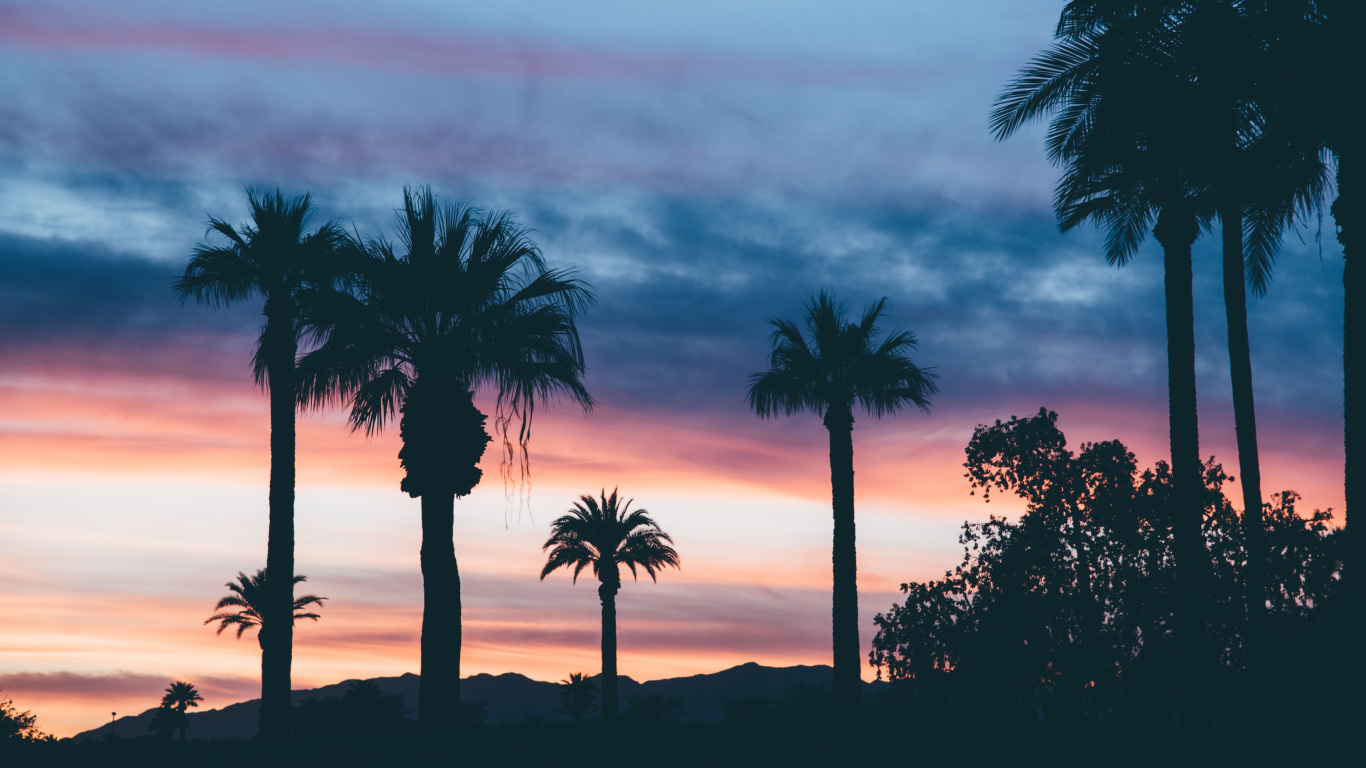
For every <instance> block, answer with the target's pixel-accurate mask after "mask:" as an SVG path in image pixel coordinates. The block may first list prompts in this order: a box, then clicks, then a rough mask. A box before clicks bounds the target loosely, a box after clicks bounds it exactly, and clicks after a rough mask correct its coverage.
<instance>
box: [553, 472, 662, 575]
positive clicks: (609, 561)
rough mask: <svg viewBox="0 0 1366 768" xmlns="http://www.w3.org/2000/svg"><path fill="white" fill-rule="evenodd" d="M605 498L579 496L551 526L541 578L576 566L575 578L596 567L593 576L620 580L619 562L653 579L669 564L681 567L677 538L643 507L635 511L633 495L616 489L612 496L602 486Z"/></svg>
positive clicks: (633, 571) (634, 571)
mask: <svg viewBox="0 0 1366 768" xmlns="http://www.w3.org/2000/svg"><path fill="white" fill-rule="evenodd" d="M601 495H602V500H601V503H599V500H598V499H595V498H593V497H592V496H580V497H579V500H578V501H576V502H574V506H573V508H572V509H570V510H569V514H567V515H562V516H560V517H558V518H556V519H555V521H554V522H552V523H551V524H550V531H551V533H550V538H549V539H548V540H546V543H545V544H544V545H543V546H542V547H541V548H542V549H543V550H550V555H549V557H547V558H546V563H545V567H544V568H542V569H541V579H543V580H544V579H545V577H546V576H549V575H550V574H551V573H553V572H554V571H555V570H556V569H558V568H565V569H566V570H568V569H569V568H571V567H572V568H573V569H574V578H573V580H574V581H575V582H578V579H579V573H580V572H581V571H583V569H584V568H587V567H590V566H591V567H592V569H593V575H594V576H597V577H598V579H599V580H600V581H602V583H604V584H620V583H621V574H620V572H619V570H618V566H622V565H624V566H626V567H627V568H630V569H631V575H632V576H638V574H637V572H636V568H641V569H643V570H644V571H645V572H646V573H647V574H649V576H650V578H651V579H652V580H655V581H658V578H657V574H658V572H659V571H660V570H661V569H663V568H664V567H665V566H670V565H671V566H673V567H675V568H677V567H679V566H678V552H677V551H675V550H674V548H673V547H672V546H670V544H672V543H673V539H672V538H670V537H669V534H667V533H665V532H664V530H663V529H661V528H660V527H659V523H656V522H655V521H654V519H653V518H651V517H650V513H649V511H647V510H644V509H637V510H635V511H634V512H632V511H631V503H632V502H633V501H635V500H634V499H624V500H623V499H621V498H619V497H618V496H617V489H616V488H613V489H612V495H611V496H610V497H609V496H608V495H607V489H606V488H604V489H602V494H601Z"/></svg>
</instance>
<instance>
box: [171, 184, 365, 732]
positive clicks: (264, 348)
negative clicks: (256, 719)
mask: <svg viewBox="0 0 1366 768" xmlns="http://www.w3.org/2000/svg"><path fill="white" fill-rule="evenodd" d="M247 201H248V203H249V204H250V206H251V216H252V223H251V224H244V225H242V226H241V227H240V228H239V229H233V227H232V226H231V225H230V224H228V223H227V222H225V221H223V220H221V219H216V218H212V217H210V218H209V230H208V231H209V233H212V234H216V235H218V236H219V238H221V239H222V240H223V243H221V244H217V245H208V244H202V243H201V244H200V245H198V246H196V247H195V250H194V254H193V255H192V256H191V257H190V263H189V264H188V265H186V267H185V273H184V274H183V275H181V277H180V278H179V279H178V280H176V282H175V284H174V285H173V290H174V291H175V293H176V295H177V296H178V297H179V298H180V300H181V302H182V303H183V302H184V301H186V300H188V299H189V298H190V297H193V298H194V299H195V300H196V301H198V302H199V303H201V304H211V305H214V306H219V305H222V306H228V305H230V304H233V303H237V302H242V301H246V300H248V299H251V298H253V297H256V296H258V295H259V296H260V297H261V298H263V299H264V300H265V307H264V309H263V310H262V314H264V315H265V325H264V326H263V327H262V329H261V334H260V336H259V338H258V339H257V342H256V354H255V355H254V357H253V359H252V370H253V373H254V375H255V379H256V383H257V385H258V386H261V387H264V388H265V389H266V391H267V392H268V393H269V395H270V522H269V529H268V533H267V539H268V540H267V545H266V568H267V569H269V570H270V571H271V572H272V573H279V574H292V573H293V572H294V443H295V439H294V437H295V435H294V428H295V425H294V407H295V399H296V392H295V371H294V365H295V358H296V356H297V353H298V342H299V333H300V324H299V318H300V311H301V308H302V306H303V305H305V304H306V303H307V301H308V298H309V296H310V295H311V294H312V293H313V292H315V291H316V290H318V289H319V287H320V286H323V285H326V284H327V283H329V282H330V280H331V279H332V274H333V269H334V266H335V265H334V264H333V261H334V260H333V258H332V257H333V255H334V252H335V249H336V246H337V244H338V243H339V242H340V241H341V239H342V236H343V235H342V232H341V230H340V228H338V227H337V226H336V225H335V224H333V223H332V222H326V223H324V224H322V225H321V226H319V227H317V228H316V229H312V223H313V219H314V218H315V217H314V212H313V200H312V198H311V197H310V196H309V195H307V194H305V195H301V196H298V197H290V198H286V197H285V196H284V195H282V194H281V193H280V191H279V190H276V191H275V192H270V193H266V192H260V191H258V190H252V189H248V190H247ZM292 589H293V581H292V580H291V579H280V580H279V582H278V583H277V586H276V588H275V590H273V591H272V593H271V594H268V595H265V596H263V599H262V602H261V605H260V607H261V609H262V611H263V614H264V615H266V616H271V617H274V616H279V617H280V620H278V621H270V622H268V624H269V625H270V626H271V627H274V629H270V630H268V631H267V633H266V634H265V635H263V636H262V638H261V715H260V717H261V720H260V730H261V736H262V737H263V738H266V739H270V740H280V739H285V738H287V737H288V736H289V712H290V700H289V691H290V665H291V656H292V653H293V640H294V638H293V627H292V625H291V622H288V621H285V620H284V617H285V616H288V615H289V613H290V605H291V604H292V603H293V595H292Z"/></svg>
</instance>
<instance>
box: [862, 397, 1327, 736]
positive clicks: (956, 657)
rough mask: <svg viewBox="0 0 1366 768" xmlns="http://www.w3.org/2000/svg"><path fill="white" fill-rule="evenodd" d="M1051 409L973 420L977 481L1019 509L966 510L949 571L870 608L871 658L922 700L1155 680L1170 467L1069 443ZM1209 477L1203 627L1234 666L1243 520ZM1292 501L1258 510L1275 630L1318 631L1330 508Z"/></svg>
mask: <svg viewBox="0 0 1366 768" xmlns="http://www.w3.org/2000/svg"><path fill="white" fill-rule="evenodd" d="M1056 421H1057V414H1056V413H1053V412H1050V411H1047V410H1045V409H1040V411H1039V413H1038V414H1037V415H1035V416H1033V417H1027V418H1023V419H1020V418H1014V417H1012V418H1011V419H1010V421H1008V422H1004V423H1003V422H1000V421H997V422H996V424H995V425H994V426H991V427H986V426H980V427H978V428H977V430H976V431H975V433H974V434H973V437H972V440H971V442H970V443H969V445H968V448H967V462H966V464H965V466H966V467H967V470H968V477H969V479H970V481H971V482H972V485H973V486H974V487H975V488H979V489H981V490H982V491H983V492H984V495H987V496H988V497H989V495H990V493H991V492H992V491H993V490H997V491H1009V492H1012V493H1014V494H1016V495H1017V496H1019V497H1020V498H1022V499H1023V500H1024V501H1025V504H1026V508H1025V511H1024V513H1023V514H1021V515H1020V516H1019V517H1018V519H1015V520H1013V521H1012V520H1009V519H1007V518H1005V517H997V516H996V515H991V516H990V517H989V519H988V520H987V521H986V522H982V523H964V525H963V532H962V534H961V536H960V538H959V541H960V543H961V544H962V545H963V561H962V563H960V564H959V565H958V566H957V567H956V568H955V569H954V570H953V571H951V572H948V573H946V574H945V575H944V578H943V579H940V580H932V581H928V582H920V583H908V584H903V585H902V587H901V590H902V592H903V594H904V595H905V600H904V602H902V603H900V604H894V605H893V606H892V607H891V609H890V610H889V611H887V612H886V613H881V614H878V616H877V617H876V618H875V623H876V625H877V627H878V632H877V635H876V637H875V638H874V640H873V650H872V652H871V653H870V655H869V661H870V663H871V664H872V665H874V666H876V667H877V669H878V675H879V677H882V676H883V675H886V676H887V677H888V678H890V679H891V680H892V681H895V682H901V683H904V684H908V685H910V686H911V688H912V689H913V690H915V691H916V692H917V693H916V696H917V697H918V699H919V701H920V702H921V705H922V706H923V707H924V708H926V709H932V708H933V707H934V703H933V702H934V701H936V700H937V699H936V697H941V698H942V699H943V700H945V701H946V700H947V698H948V697H949V689H950V688H952V689H953V690H959V691H960V692H961V691H963V690H965V689H967V690H972V691H975V693H974V694H973V697H974V699H975V700H977V701H980V702H983V703H984V705H988V704H989V703H994V704H995V705H998V706H1002V707H1006V708H1007V709H1011V710H1012V711H1013V713H1014V716H1016V717H1034V716H1036V713H1035V709H1037V708H1038V707H1042V706H1043V705H1042V704H1038V705H1035V704H1026V703H1025V702H1026V701H1030V702H1033V701H1035V700H1036V699H1038V697H1040V696H1046V697H1054V698H1061V699H1063V700H1066V701H1067V702H1068V703H1069V705H1070V706H1073V709H1074V710H1075V709H1079V708H1081V706H1082V704H1083V703H1084V702H1083V701H1082V700H1083V699H1086V700H1089V701H1091V702H1092V703H1094V702H1095V701H1098V700H1099V699H1100V698H1102V697H1108V698H1109V699H1110V700H1113V699H1114V698H1115V697H1116V696H1117V695H1118V693H1117V692H1118V691H1119V690H1120V689H1127V691H1128V693H1129V694H1136V692H1137V691H1138V690H1140V689H1143V688H1145V686H1146V688H1147V689H1149V690H1153V689H1158V688H1160V686H1161V685H1162V683H1160V682H1159V681H1160V679H1162V676H1163V675H1164V674H1166V672H1167V671H1168V670H1167V667H1168V665H1167V663H1166V661H1165V659H1166V656H1165V655H1166V654H1167V653H1169V648H1168V647H1167V644H1168V636H1169V633H1170V631H1171V623H1172V604H1173V602H1174V601H1175V597H1176V596H1175V595H1174V591H1173V584H1174V579H1173V572H1172V571H1173V554H1172V535H1171V520H1170V515H1169V510H1168V499H1169V497H1170V493H1171V473H1170V470H1169V467H1168V466H1167V464H1166V463H1165V462H1158V463H1157V465H1156V466H1155V467H1153V468H1152V469H1148V470H1145V471H1143V472H1142V473H1141V474H1139V473H1138V471H1137V467H1136V464H1135V462H1134V458H1133V455H1132V454H1130V453H1129V452H1128V451H1127V450H1126V449H1125V448H1124V446H1123V445H1121V444H1120V443H1118V442H1114V441H1111V442H1104V443H1087V444H1083V445H1082V446H1081V447H1080V449H1079V451H1078V452H1077V453H1075V454H1074V453H1073V452H1072V451H1070V450H1068V449H1067V448H1066V440H1065V438H1064V437H1063V435H1062V432H1061V431H1060V430H1058V428H1057V424H1056ZM1203 480H1204V484H1203V487H1204V498H1203V507H1204V522H1203V526H1202V530H1203V534H1204V542H1205V550H1206V552H1207V554H1208V556H1209V558H1210V563H1211V565H1212V578H1211V580H1210V587H1211V589H1210V594H1209V595H1207V600H1208V601H1209V605H1210V609H1211V613H1210V615H1211V620H1210V623H1209V626H1208V632H1209V635H1210V638H1211V640H1212V642H1213V643H1214V646H1215V647H1216V649H1217V650H1218V657H1219V658H1218V661H1219V668H1220V669H1221V670H1224V671H1225V673H1227V674H1233V673H1237V672H1239V671H1240V670H1242V669H1244V667H1245V665H1246V663H1247V659H1246V658H1245V653H1244V649H1243V637H1244V634H1245V632H1246V631H1247V625H1246V622H1247V618H1246V613H1245V610H1244V598H1243V594H1244V585H1243V581H1242V579H1243V573H1242V569H1243V566H1244V564H1245V563H1246V561H1247V557H1246V552H1245V549H1244V544H1243V530H1244V529H1243V526H1242V524H1241V521H1240V515H1239V514H1238V512H1237V511H1236V510H1235V509H1234V508H1233V507H1232V505H1231V504H1230V503H1229V502H1228V500H1227V499H1226V498H1225V497H1224V495H1223V493H1222V486H1223V484H1224V482H1225V481H1227V480H1229V478H1228V477H1227V476H1226V475H1225V474H1224V472H1223V470H1222V469H1221V468H1220V466H1219V465H1218V464H1217V463H1215V462H1214V460H1213V459H1210V460H1209V461H1208V462H1206V463H1205V465H1204V467H1203ZM1298 498H1299V497H1298V495H1297V494H1295V493H1294V492H1292V491H1286V492H1283V493H1279V494H1275V495H1273V496H1272V503H1270V504H1267V505H1266V506H1265V509H1264V515H1265V518H1266V521H1267V533H1266V535H1267V543H1268V545H1269V550H1270V552H1271V558H1270V562H1269V563H1268V567H1269V572H1268V576H1269V583H1270V584H1271V587H1272V589H1271V592H1272V595H1273V597H1272V599H1271V600H1270V601H1268V608H1269V610H1270V614H1271V617H1272V618H1271V621H1272V624H1273V626H1275V627H1277V630H1276V634H1277V636H1278V637H1279V638H1280V639H1281V641H1282V642H1293V638H1295V637H1296V636H1297V635H1298V636H1301V637H1303V636H1305V635H1306V634H1308V635H1317V634H1318V633H1321V632H1322V631H1323V627H1324V623H1325V621H1326V618H1325V616H1326V615H1327V614H1326V613H1325V612H1324V611H1322V610H1319V609H1320V608H1322V607H1323V606H1324V605H1325V604H1327V603H1331V602H1332V601H1333V600H1334V599H1335V596H1336V586H1337V583H1338V572H1339V569H1340V560H1339V556H1338V553H1337V547H1338V543H1337V542H1338V534H1337V533H1336V530H1335V529H1333V528H1332V527H1330V525H1329V523H1330V521H1331V519H1332V514H1331V512H1330V511H1316V512H1315V513H1313V515H1311V516H1310V517H1308V518H1305V517H1301V516H1299V515H1298V514H1297V513H1296V509H1295V502H1296V501H1297V500H1298ZM1088 697H1089V698H1088ZM963 700H964V698H963V697H961V696H960V697H959V701H960V703H961V702H962V701H963ZM1107 706H1108V705H1107ZM1093 709H1094V707H1093ZM1040 711H1041V710H1040ZM1097 716H1098V715H1097Z"/></svg>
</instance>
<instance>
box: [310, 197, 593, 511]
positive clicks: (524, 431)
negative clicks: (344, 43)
mask: <svg viewBox="0 0 1366 768" xmlns="http://www.w3.org/2000/svg"><path fill="white" fill-rule="evenodd" d="M398 224H399V236H400V239H401V240H402V242H403V245H405V246H406V248H407V252H406V253H402V254H400V253H397V252H395V250H394V247H393V245H392V244H391V243H389V242H387V241H385V240H382V239H374V240H370V241H368V242H365V243H359V242H352V243H350V245H349V253H350V254H351V256H350V258H349V261H350V263H351V264H352V265H353V272H352V274H351V276H350V281H349V282H350V287H351V290H349V291H337V292H332V293H330V294H327V295H326V296H325V297H324V300H321V301H318V302H315V303H314V304H313V305H311V307H310V308H309V314H308V315H307V317H306V318H305V322H306V324H307V325H308V327H309V328H310V329H311V331H310V334H311V338H312V339H313V340H314V341H317V342H319V346H318V348H317V349H315V350H314V351H313V352H311V353H310V354H309V355H307V356H306V357H305V358H304V359H303V360H301V361H300V364H299V370H300V377H301V381H300V392H299V398H300V402H301V403H303V404H305V405H310V406H322V405H325V404H327V403H330V402H343V403H346V404H347V405H349V406H350V409H351V415H350V421H351V426H352V428H353V429H357V430H362V429H363V430H364V431H365V432H366V434H373V433H374V432H376V431H379V430H381V429H383V428H384V426H385V425H386V424H387V423H388V421H389V420H390V419H391V418H392V417H393V416H394V415H395V414H397V413H399V412H400V410H401V411H402V412H403V423H402V424H401V428H402V429H403V430H404V434H403V439H404V444H405V452H404V453H403V454H402V455H401V457H400V458H401V459H402V460H403V463H404V467H405V469H407V476H406V477H405V479H404V482H403V490H404V491H406V492H407V493H409V494H410V495H412V496H415V497H416V496H421V495H423V491H424V490H425V489H427V488H429V487H434V486H433V484H439V485H441V486H442V487H444V486H445V485H446V484H447V482H454V483H455V485H454V488H455V493H456V495H457V496H464V495H466V494H468V493H469V492H470V490H471V489H472V488H473V487H474V485H475V484H476V483H478V481H479V479H480V471H479V469H478V468H477V467H476V466H474V465H475V464H477V462H478V459H479V456H480V455H482V453H483V449H484V444H485V443H486V442H487V437H486V436H485V437H483V438H479V437H478V436H479V435H483V421H482V418H479V419H478V420H477V424H476V423H474V421H471V419H474V418H475V416H476V415H477V416H479V417H482V414H478V412H477V411H475V410H474V409H473V406H472V405H469V403H468V397H465V398H464V400H463V401H461V402H460V403H455V402H454V398H457V397H459V396H460V395H463V394H466V393H473V392H475V391H476V390H478V389H479V388H481V387H488V388H492V389H493V390H495V391H496V392H497V398H498V399H497V418H496V423H497V424H498V425H500V426H501V431H502V433H503V440H504V453H505V455H504V459H505V462H506V463H509V464H510V463H511V462H512V461H513V459H514V451H513V447H512V442H511V440H510V438H509V429H510V427H511V425H512V424H513V423H514V422H516V423H517V424H518V425H519V426H518V430H517V433H518V437H517V443H518V446H519V447H520V462H521V465H522V468H523V471H524V472H525V471H526V461H527V441H528V440H529V439H530V437H531V421H532V416H533V414H534V413H535V408H536V405H537V403H538V402H543V401H544V400H545V399H546V398H548V397H552V396H557V395H567V396H568V397H570V398H571V399H573V400H574V401H576V402H578V403H579V404H580V405H582V406H583V407H584V408H585V409H589V408H591V407H592V405H593V399H592V397H590V396H589V394H588V390H587V389H585V388H584V386H583V381H582V377H583V371H584V365H583V350H582V348H581V346H580V344H579V334H578V329H577V327H576V325H575V321H576V318H577V317H578V315H579V313H580V312H581V311H582V310H583V309H584V308H585V307H586V306H587V305H588V304H589V303H591V301H592V299H593V296H592V293H591V292H589V290H588V288H587V286H586V285H584V284H583V283H582V282H581V281H579V280H577V279H576V278H574V277H573V274H572V273H571V272H568V271H564V270H552V269H549V268H548V267H547V266H546V263H545V260H544V259H543V258H542V256H541V252H540V250H539V249H538V248H537V247H536V245H535V244H534V243H533V242H531V240H530V239H529V237H528V230H527V229H525V228H524V227H521V226H520V225H518V224H517V223H516V221H515V220H514V219H513V217H512V215H511V214H509V213H506V212H502V211H488V212H485V211H483V210H481V209H478V208H473V207H470V206H467V205H446V206H442V205H439V204H438V203H437V200H436V196H435V195H433V194H432V192H431V190H430V188H424V189H420V190H417V191H416V192H414V191H412V190H409V189H406V188H405V189H404V191H403V209H402V211H400V213H399V217H398ZM419 381H423V382H428V383H424V384H422V385H419ZM424 388H425V389H427V390H428V392H427V394H426V395H425V396H424V395H421V392H422V390H423V389H424ZM471 412H473V413H472V414H471ZM475 433H477V435H476V434H475ZM452 434H455V435H457V438H452V437H451V435H452ZM467 435H468V436H470V437H469V439H464V438H465V436H467ZM471 459H472V460H471ZM453 472H454V473H456V475H458V476H452V475H451V473H453Z"/></svg>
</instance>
